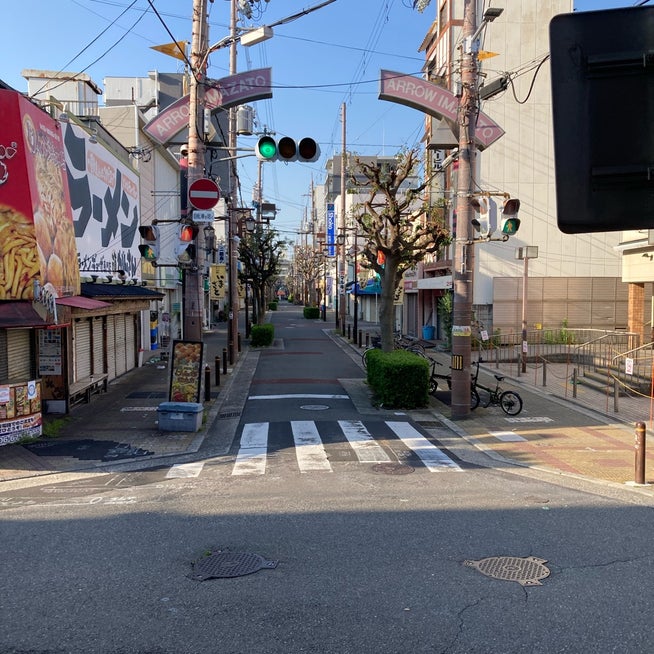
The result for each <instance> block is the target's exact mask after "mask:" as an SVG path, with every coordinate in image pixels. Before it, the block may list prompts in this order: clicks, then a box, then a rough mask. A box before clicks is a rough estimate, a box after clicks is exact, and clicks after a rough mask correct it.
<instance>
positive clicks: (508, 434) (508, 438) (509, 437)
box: [488, 431, 527, 443]
mask: <svg viewBox="0 0 654 654" xmlns="http://www.w3.org/2000/svg"><path fill="white" fill-rule="evenodd" d="M488 433H489V434H490V435H491V436H493V437H494V438H497V440H498V441H503V442H505V443H519V442H520V441H526V440H527V439H526V438H523V437H522V436H520V434H516V433H515V432H514V431H489V432H488Z"/></svg>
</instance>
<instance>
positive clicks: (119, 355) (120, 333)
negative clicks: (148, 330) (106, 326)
mask: <svg viewBox="0 0 654 654" xmlns="http://www.w3.org/2000/svg"><path fill="white" fill-rule="evenodd" d="M115 325H116V327H115V329H116V332H115V335H114V338H115V341H116V348H115V351H116V377H120V375H123V374H124V373H125V372H126V371H127V366H126V363H125V351H126V343H125V314H122V315H118V316H116V317H115Z"/></svg>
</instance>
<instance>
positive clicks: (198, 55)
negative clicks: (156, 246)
mask: <svg viewBox="0 0 654 654" xmlns="http://www.w3.org/2000/svg"><path fill="white" fill-rule="evenodd" d="M192 30H193V32H192V40H191V86H190V97H189V125H188V184H187V187H188V186H190V185H191V184H192V183H193V182H194V181H195V180H196V179H199V178H200V177H202V176H203V174H204V153H205V146H204V140H203V134H202V130H203V124H204V79H205V73H206V70H205V64H204V62H203V57H204V52H205V50H206V48H207V43H208V35H207V31H208V26H207V0H193V28H192ZM189 209H190V207H189ZM200 234H201V232H200V233H199V234H198V237H197V239H198V241H199V240H200ZM199 246H200V243H198V244H197V247H196V261H195V263H194V264H191V267H190V268H189V269H188V270H185V271H184V280H185V287H184V338H186V339H189V340H192V341H201V340H202V310H203V301H204V297H203V290H202V271H201V265H200V264H201V263H202V256H203V254H202V253H203V249H202V248H201V247H199Z"/></svg>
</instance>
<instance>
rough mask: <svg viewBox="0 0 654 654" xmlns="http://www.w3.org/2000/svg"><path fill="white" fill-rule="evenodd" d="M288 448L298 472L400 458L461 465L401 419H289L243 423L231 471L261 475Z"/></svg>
mask: <svg viewBox="0 0 654 654" xmlns="http://www.w3.org/2000/svg"><path fill="white" fill-rule="evenodd" d="M344 446H346V448H345V449H343V448H344ZM290 451H292V452H293V453H294V465H295V466H296V468H297V470H299V471H300V472H301V473H311V472H333V471H334V464H335V463H336V462H339V461H355V462H358V463H361V464H377V463H392V462H398V461H400V462H403V463H407V464H411V465H414V466H420V467H424V468H425V469H427V470H428V471H429V472H442V471H446V470H450V471H461V467H460V466H459V464H458V463H457V462H456V461H455V460H453V459H452V458H451V457H450V456H449V455H448V454H446V453H445V452H444V451H443V450H442V449H441V448H439V447H438V446H437V445H435V444H434V443H432V442H431V441H430V440H429V439H428V438H427V437H426V436H424V435H423V434H422V433H421V432H420V431H419V430H418V429H417V428H416V427H415V426H413V425H412V424H411V423H409V422H406V421H392V420H387V421H372V423H371V424H364V422H363V421H361V420H337V421H328V420H327V421H320V422H316V421H312V420H293V421H289V422H280V423H270V422H255V423H247V424H245V425H244V426H243V431H242V434H241V439H240V444H239V448H238V452H237V454H236V460H235V462H234V466H233V468H232V472H231V474H232V476H240V477H244V476H249V475H263V474H265V473H266V472H267V470H268V467H269V463H270V461H271V458H279V457H280V454H281V455H283V456H284V458H285V459H286V461H287V462H288V461H289V452H290Z"/></svg>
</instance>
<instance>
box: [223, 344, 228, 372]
mask: <svg viewBox="0 0 654 654" xmlns="http://www.w3.org/2000/svg"><path fill="white" fill-rule="evenodd" d="M226 374H227V348H226V347H224V348H223V375H226Z"/></svg>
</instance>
